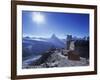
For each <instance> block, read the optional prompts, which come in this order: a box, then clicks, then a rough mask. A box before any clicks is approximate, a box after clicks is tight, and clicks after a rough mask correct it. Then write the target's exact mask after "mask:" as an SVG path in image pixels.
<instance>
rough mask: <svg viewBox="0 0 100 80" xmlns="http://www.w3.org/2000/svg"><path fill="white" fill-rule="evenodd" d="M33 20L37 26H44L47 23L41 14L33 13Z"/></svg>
mask: <svg viewBox="0 0 100 80" xmlns="http://www.w3.org/2000/svg"><path fill="white" fill-rule="evenodd" d="M32 20H33V22H35V23H37V24H44V23H45V17H44V15H43V13H41V12H33V13H32Z"/></svg>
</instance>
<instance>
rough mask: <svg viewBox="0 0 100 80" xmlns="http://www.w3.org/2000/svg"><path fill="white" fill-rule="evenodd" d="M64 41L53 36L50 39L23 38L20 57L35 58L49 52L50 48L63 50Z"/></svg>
mask: <svg viewBox="0 0 100 80" xmlns="http://www.w3.org/2000/svg"><path fill="white" fill-rule="evenodd" d="M64 47H65V43H64V40H62V39H59V38H58V37H57V36H56V35H55V34H53V35H52V36H51V37H50V38H36V37H28V36H27V37H23V39H22V55H23V58H26V57H28V56H37V55H41V54H42V53H44V52H46V51H48V50H50V49H51V48H64Z"/></svg>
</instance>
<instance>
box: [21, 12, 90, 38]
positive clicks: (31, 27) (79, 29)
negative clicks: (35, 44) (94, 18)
mask: <svg viewBox="0 0 100 80" xmlns="http://www.w3.org/2000/svg"><path fill="white" fill-rule="evenodd" d="M22 30H23V36H32V37H43V38H49V37H51V36H52V35H53V34H55V35H56V36H58V37H59V38H65V37H66V35H69V34H70V35H73V36H76V37H84V36H89V14H82V13H80V14H79V13H60V12H35V11H22Z"/></svg>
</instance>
